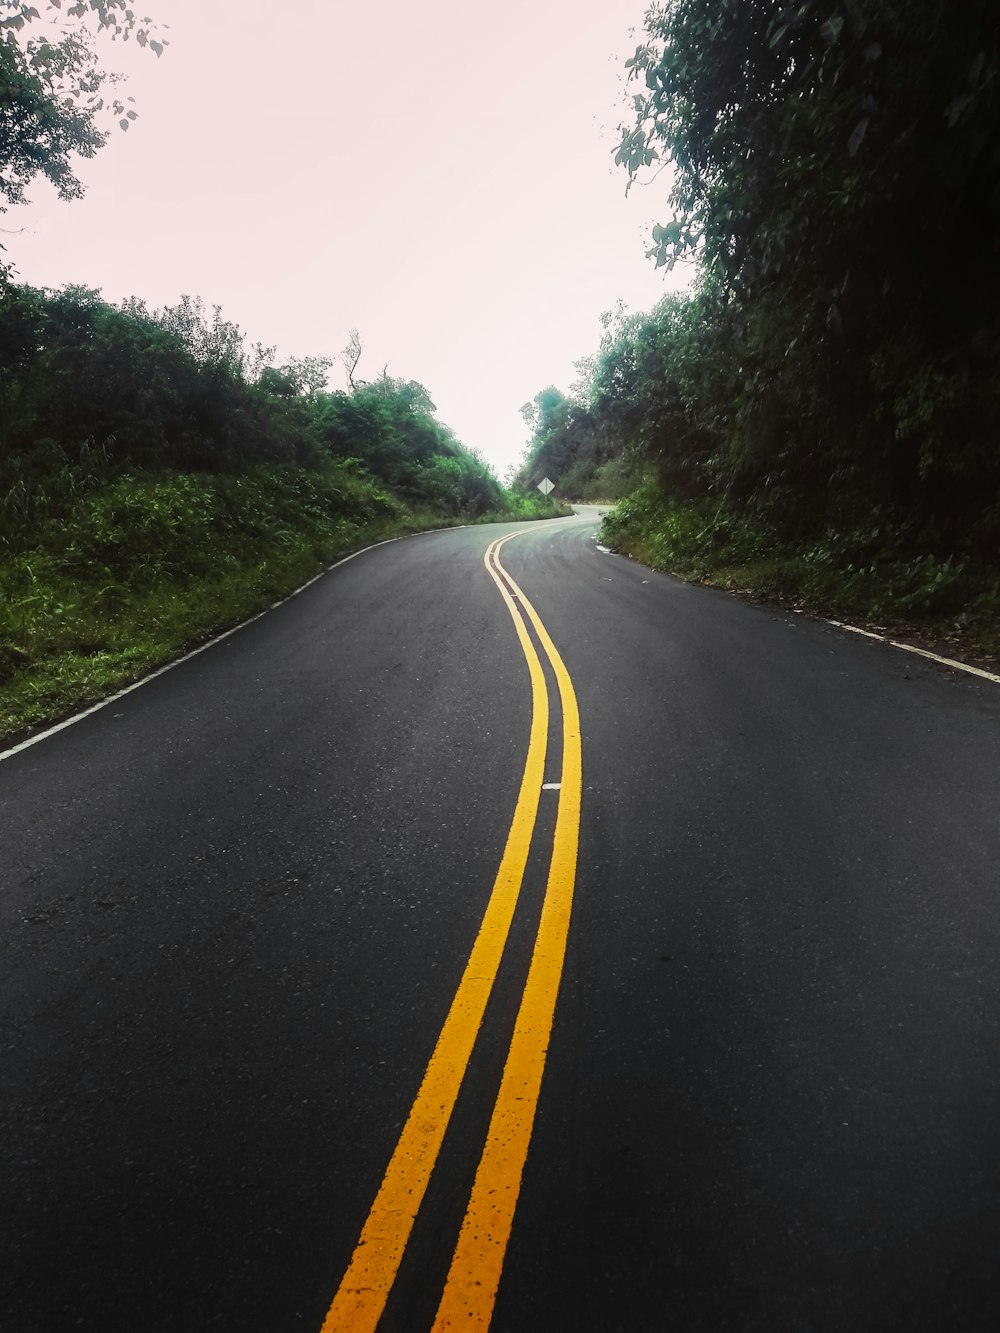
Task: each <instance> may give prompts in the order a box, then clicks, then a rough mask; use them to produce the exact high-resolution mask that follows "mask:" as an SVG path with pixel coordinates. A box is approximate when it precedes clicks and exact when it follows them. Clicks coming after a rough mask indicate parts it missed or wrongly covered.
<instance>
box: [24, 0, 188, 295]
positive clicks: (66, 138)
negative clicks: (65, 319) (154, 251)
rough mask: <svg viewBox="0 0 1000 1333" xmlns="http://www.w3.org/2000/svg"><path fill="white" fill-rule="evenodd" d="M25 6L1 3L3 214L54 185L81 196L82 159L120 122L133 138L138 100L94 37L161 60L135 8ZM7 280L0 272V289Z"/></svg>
mask: <svg viewBox="0 0 1000 1333" xmlns="http://www.w3.org/2000/svg"><path fill="white" fill-rule="evenodd" d="M39 3H40V4H41V5H42V9H41V10H39V9H38V8H36V7H35V6H34V5H31V4H27V3H25V0H3V3H0V213H2V212H3V211H4V210H5V209H6V207H7V205H8V204H19V203H23V202H24V198H25V194H24V191H25V187H26V186H27V185H28V184H29V183H30V182H31V181H32V180H33V179H34V178H35V177H36V176H39V175H41V176H44V177H45V178H46V179H48V180H49V181H50V182H51V184H52V185H53V186H55V188H56V190H57V191H58V192H59V196H60V198H62V199H76V198H79V196H80V195H81V194H82V193H83V187H82V185H81V183H80V179H79V177H78V175H77V168H76V161H75V159H77V158H91V157H93V156H94V154H95V153H96V152H97V150H98V149H99V148H101V147H102V146H103V144H104V143H105V142H106V141H107V137H108V129H107V128H106V126H108V125H111V124H113V123H114V122H115V121H117V123H118V124H119V125H120V127H121V128H122V129H125V130H127V129H128V127H129V125H130V124H131V122H132V121H134V120H135V119H136V116H137V114H138V113H137V112H136V111H135V109H134V105H133V104H134V98H131V97H126V96H125V95H124V94H123V93H122V92H121V91H120V89H119V84H120V78H119V76H117V75H115V74H112V73H110V72H109V71H108V70H107V69H104V68H103V67H102V65H101V63H100V61H99V59H98V55H97V52H96V50H95V43H94V35H95V32H96V33H99V34H103V35H106V36H108V37H110V38H112V39H119V40H121V41H126V42H127V41H129V40H133V41H135V42H136V43H137V44H138V45H139V46H142V47H146V48H147V49H149V50H150V51H153V52H155V54H156V55H161V54H162V53H163V48H164V45H165V42H164V41H163V40H162V39H159V40H158V39H157V36H156V33H155V30H154V29H153V28H152V26H151V20H150V19H148V18H140V17H139V16H138V15H137V14H136V13H135V11H134V10H133V9H132V8H130V4H129V0H77V3H75V4H68V5H66V7H65V8H63V0H39ZM6 276H7V269H6V267H3V266H0V282H3V281H4V280H5V279H6Z"/></svg>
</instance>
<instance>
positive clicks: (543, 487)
mask: <svg viewBox="0 0 1000 1333" xmlns="http://www.w3.org/2000/svg"><path fill="white" fill-rule="evenodd" d="M555 488H556V484H555V482H554V481H549V479H548V477H543V478H542V480H541V481H540V482H539V483H538V489H539V490H540V491H541V493H542V494H543V495H548V493H549V491H554V490H555Z"/></svg>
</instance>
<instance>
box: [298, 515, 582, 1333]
mask: <svg viewBox="0 0 1000 1333" xmlns="http://www.w3.org/2000/svg"><path fill="white" fill-rule="evenodd" d="M522 535H523V533H521V532H512V533H508V535H507V536H506V537H501V538H499V539H498V540H497V541H495V542H493V543H492V544H491V545H490V546H489V547H488V549H487V551H486V554H485V556H484V561H485V564H486V568H487V570H488V571H489V574H490V576H491V577H492V579H493V581H494V582H495V583H496V585H497V587H498V589H499V590H500V594H501V596H502V597H503V599H504V602H505V603H506V605H507V609H508V611H509V612H510V615H511V618H512V619H513V621H514V628H515V630H516V631H517V636H518V639H519V641H520V644H521V649H522V651H523V653H524V656H525V660H526V661H527V664H528V672H529V675H530V678H531V732H530V736H529V740H528V752H527V756H526V758H525V763H524V773H523V776H522V779H521V788H520V792H519V794H518V798H517V805H516V807H515V809H514V817H513V819H512V821H511V825H510V830H509V832H508V835H507V844H506V846H505V848H504V853H503V857H502V859H501V861H500V868H499V870H498V871H497V875H496V879H495V881H494V884H493V891H492V893H491V894H490V899H489V902H488V904H487V907H486V912H485V914H484V916H483V920H482V923H481V925H480V928H479V934H478V935H477V937H476V941H475V944H474V945H473V947H472V953H471V954H470V955H469V961H468V963H467V964H466V967H465V972H464V974H463V976H462V980H461V982H460V983H459V987H458V990H457V991H456V993H455V998H454V1000H453V1001H452V1004H451V1008H450V1009H449V1011H448V1016H447V1018H446V1019H445V1022H444V1026H443V1027H442V1029H441V1034H440V1036H439V1037H438V1040H437V1045H436V1046H435V1047H434V1053H433V1054H432V1056H431V1058H430V1063H429V1064H428V1066H427V1071H426V1073H425V1074H424V1078H423V1082H422V1083H421V1085H420V1090H419V1092H418V1093H417V1096H416V1100H415V1101H414V1103H413V1106H412V1108H411V1110H410V1114H409V1116H408V1117H407V1120H406V1124H405V1125H404V1126H403V1130H402V1133H401V1134H400V1136H399V1141H398V1143H397V1144H396V1148H395V1151H394V1152H393V1154H392V1157H391V1159H390V1161H389V1165H388V1168H387V1169H386V1173H385V1176H384V1178H383V1180H382V1184H381V1187H380V1188H379V1191H378V1194H377V1195H376V1196H375V1202H374V1203H373V1204H372V1207H371V1211H370V1212H369V1214H368V1219H367V1221H366V1222H365V1225H364V1227H363V1229H362V1231H361V1236H360V1239H359V1240H358V1244H357V1246H356V1248H355V1250H354V1254H353V1256H352V1258H351V1262H350V1265H349V1266H348V1269H347V1272H346V1273H345V1274H344V1278H343V1280H342V1282H341V1284H340V1287H339V1289H338V1291H337V1294H336V1296H335V1297H334V1300H333V1304H332V1305H331V1307H330V1310H329V1312H328V1313H327V1316H326V1319H325V1320H324V1322H323V1328H322V1333H374V1330H375V1328H376V1327H377V1325H378V1321H379V1319H380V1317H381V1315H382V1311H383V1309H384V1308H385V1303H386V1300H387V1299H388V1296H389V1291H390V1289H391V1287H392V1284H393V1282H394V1281H395V1278H396V1273H397V1271H398V1269H399V1265H400V1262H401V1260H402V1258H403V1251H404V1250H405V1249H406V1245H407V1241H408V1240H409V1237H410V1232H411V1231H412V1229H413V1223H414V1220H415V1219H416V1215H417V1211H418V1209H419V1207H420V1204H421V1201H422V1199H423V1197H424V1193H425V1191H426V1189H427V1185H428V1182H429V1180H430V1177H431V1172H432V1171H433V1169H434V1164H435V1162H436V1161H437V1156H438V1153H439V1151H440V1148H441V1142H442V1139H443V1138H444V1133H445V1130H446V1128H447V1126H448V1121H449V1119H450V1118H451V1113H452V1110H453V1109H454V1106H455V1101H456V1098H457V1097H458V1092H459V1088H460V1087H461V1084H462V1079H463V1078H464V1076H465V1071H466V1069H467V1067H468V1064H469V1059H470V1057H471V1055H472V1048H473V1045H474V1044H475V1040H476V1035H477V1033H478V1032H479V1028H480V1024H481V1023H482V1019H483V1013H484V1011H485V1009H486V1003H487V1001H488V999H489V997H490V992H491V991H492V989H493V983H494V981H495V980H496V975H497V971H498V969H499V967H500V959H501V957H502V956H503V950H504V946H505V944H506V942H507V936H508V934H509V932H510V926H511V922H512V920H513V917H514V909H515V908H516V906H517V900H518V896H519V894H520V891H521V882H522V880H523V878H524V871H525V867H526V865H527V862H528V853H529V851H530V848H531V840H532V835H533V833H534V828H535V823H536V820H537V817H538V803H539V798H540V795H541V790H542V783H543V781H544V777H545V756H546V746H547V738H548V724H549V699H548V691H547V689H546V684H545V675H544V672H543V670H542V664H541V661H540V660H539V657H538V653H537V651H536V649H535V645H534V642H533V641H532V638H531V636H530V634H529V632H528V626H527V624H526V623H525V619H524V615H522V609H523V611H524V613H525V614H526V615H527V617H528V620H529V621H530V622H531V625H532V626H533V628H534V631H535V634H536V636H537V638H538V642H539V643H540V644H541V646H542V649H543V650H544V652H545V655H546V657H547V658H548V660H549V662H550V664H551V666H552V671H553V673H554V675H555V678H556V683H557V685H558V688H559V701H560V705H561V708H562V722H563V725H562V772H561V775H560V787H559V809H558V812H557V814H556V825H555V834H554V836H553V843H552V858H551V861H550V863H549V874H548V882H547V885H546V890H545V901H544V903H543V906H542V915H541V921H540V923H539V927H538V934H537V936H536V938H535V947H534V950H533V953H532V957H531V965H530V967H529V969H528V978H527V981H526V982H525V986H524V992H523V994H522V997H521V1004H520V1008H519V1010H518V1015H517V1020H516V1022H515V1025H514V1035H513V1037H512V1038H511V1043H510V1048H509V1050H508V1053H507V1060H506V1063H505V1065H504V1071H503V1077H502V1079H501V1082H500V1091H499V1093H498V1094H497V1099H496V1103H495V1104H494V1108H493V1115H492V1118H491V1120H490V1127H489V1130H488V1132H487V1136H486V1143H485V1146H484V1148H483V1153H482V1156H481V1158H480V1161H479V1167H478V1169H477V1171H476V1178H475V1182H474V1183H473V1186H472V1193H471V1195H470V1198H469V1204H468V1207H467V1209H466V1212H465V1218H464V1221H463V1223H462V1229H461V1232H460V1234H459V1238H458V1244H457V1246H456V1247H455V1253H454V1256H453V1258H452V1262H451V1268H450V1270H449V1272H448V1277H447V1281H446V1283H445V1288H444V1293H443V1295H442V1297H441V1303H440V1305H439V1307H438V1312H437V1317H436V1318H435V1320H434V1326H433V1330H434V1333H438V1330H444V1329H451V1328H457V1327H462V1328H463V1329H476V1328H478V1329H486V1328H488V1327H489V1323H490V1319H491V1318H492V1314H493V1306H494V1303H495V1301H496V1293H497V1288H498V1286H499V1283H500V1272H501V1269H502V1267H503V1260H504V1254H505V1252H506V1249H507V1241H508V1239H509V1237H510V1229H511V1225H512V1223H513V1220H514V1209H515V1208H516V1206H517V1197H518V1194H519V1192H520V1188H521V1176H522V1173H523V1171H524V1163H525V1160H526V1158H527V1155H528V1144H529V1141H530V1139H531V1130H532V1126H533V1124H534V1119H535V1109H536V1107H537V1105H538V1094H539V1090H540V1088H541V1081H542V1072H543V1070H544V1067H545V1053H546V1050H547V1048H548V1042H549V1035H550V1033H551V1030H552V1019H553V1014H554V1012H555V1004H556V995H557V994H558V990H559V980H560V977H561V976H562V968H563V959H564V957H565V952H566V936H567V933H568V930H569V918H570V909H571V907H572V902H573V886H574V882H575V879H576V861H577V843H578V840H579V830H580V797H581V791H582V766H581V747H580V714H579V709H578V708H577V703H576V695H575V694H574V692H573V684H572V681H571V680H570V678H569V674H568V672H567V671H566V668H565V666H564V665H563V661H562V658H561V657H560V656H559V654H558V652H557V651H556V648H555V645H554V644H553V642H552V640H551V639H550V638H549V635H548V633H547V631H546V629H545V626H544V625H543V624H542V622H541V620H540V619H539V617H538V614H537V612H536V611H535V609H534V607H533V606H532V605H531V603H530V602H529V601H528V599H527V598H526V597H525V595H524V593H523V592H522V591H521V589H520V588H519V587H518V585H517V584H516V583H515V582H514V580H513V579H512V578H511V576H510V575H509V574H508V573H507V571H506V570H505V569H504V567H503V565H502V564H501V563H500V558H499V552H500V549H501V547H503V546H504V545H506V543H507V542H509V541H512V540H513V539H514V538H515V537H519V536H522Z"/></svg>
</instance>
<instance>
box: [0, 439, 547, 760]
mask: <svg viewBox="0 0 1000 1333" xmlns="http://www.w3.org/2000/svg"><path fill="white" fill-rule="evenodd" d="M63 488H64V491H65V495H64V496H62V497H56V496H52V497H49V504H48V505H47V506H45V507H46V508H47V509H48V511H49V513H48V516H46V517H42V518H39V519H36V521H35V522H34V523H33V524H32V526H31V529H30V531H29V530H25V529H22V530H20V531H19V532H17V534H16V537H8V539H7V541H6V549H2V548H0V737H8V736H11V735H17V734H20V733H22V732H25V731H26V730H27V729H29V728H31V727H35V726H37V725H39V724H41V723H44V722H47V721H52V720H53V719H55V718H58V717H59V716H61V715H64V714H66V713H68V712H70V711H73V710H75V709H77V708H79V707H82V706H85V705H86V704H88V703H92V702H94V701H95V700H97V699H100V698H102V697H104V696H106V695H107V694H109V693H112V692H114V691H115V690H116V689H120V688H121V687H122V686H124V685H126V684H129V683H130V682H131V681H133V680H136V679H138V678H139V677H140V676H142V675H143V674H145V673H146V672H148V671H149V670H151V669H153V668H155V667H157V666H160V665H162V664H163V663H165V662H168V661H170V660H171V659H172V658H174V657H176V656H177V655H178V654H180V653H181V652H183V651H184V650H185V649H186V648H189V647H191V646H192V645H194V644H196V643H198V642H199V641H201V640H204V639H206V638H208V637H210V636H211V635H213V634H216V633H218V632H220V631H221V630H223V629H226V628H228V627H229V626H231V625H234V624H238V623H239V622H240V621H242V620H245V619H246V618H247V617H249V616H251V615H254V614H255V613H256V612H258V611H260V610H262V609H263V608H264V607H266V606H268V605H269V604H270V603H272V602H273V601H275V600H276V599H277V598H280V597H283V596H285V595H287V594H288V593H289V592H291V591H292V590H293V589H295V588H297V587H299V586H301V584H302V583H304V582H305V581H306V580H307V579H309V578H311V577H312V576H313V575H314V574H316V573H318V572H319V571H320V570H322V569H324V568H325V567H326V566H328V565H329V564H331V563H332V562H333V561H335V560H336V559H337V558H338V557H340V556H343V555H346V554H348V553H350V552H351V551H354V550H358V549H359V548H361V547H363V546H367V545H370V544H372V543H373V542H378V541H384V540H386V539H387V538H390V537H395V536H400V535H402V534H405V533H410V532H418V531H421V530H425V529H428V528H439V527H444V526H450V525H454V524H458V523H462V522H464V521H468V520H466V519H463V518H462V517H457V516H454V515H449V514H447V513H445V512H442V510H441V509H440V508H435V507H430V506H425V507H420V506H416V505H408V504H406V503H404V502H403V501H402V500H401V499H399V498H397V497H396V496H394V495H392V494H391V493H390V492H389V491H388V490H386V489H385V488H384V487H382V486H380V485H379V484H378V482H377V481H376V480H375V479H374V478H373V477H371V476H370V475H369V474H367V473H366V472H365V471H364V470H363V469H361V468H360V467H358V466H356V465H353V464H351V463H349V462H342V461H331V462H328V463H325V464H322V465H319V466H311V467H308V468H305V467H297V466H294V465H266V466H259V467H253V468H249V469H247V470H246V471H244V472H241V473H205V472H191V473H180V472H171V473H148V474H141V473H140V474H135V475H126V476H120V477H118V478H117V479H114V480H112V481H111V482H110V484H101V483H99V482H94V481H93V479H91V480H90V482H89V484H88V477H87V473H86V469H85V468H76V469H72V470H66V472H65V475H64V477H63ZM37 507H38V508H42V506H37ZM9 512H10V511H9V510H8V513H9ZM558 512H560V511H559V510H558V508H557V507H556V506H554V505H551V504H548V503H546V502H545V501H543V500H542V498H541V497H540V496H539V497H537V500H536V499H528V500H526V501H523V500H522V498H521V497H512V498H511V501H510V507H509V508H505V509H503V510H501V511H500V512H498V513H496V514H494V515H482V516H480V517H478V518H477V519H475V520H474V521H476V522H484V521H487V520H488V519H489V518H491V517H492V518H496V519H506V520H510V519H520V518H545V517H552V516H554V515H555V514H557V513H558ZM12 542H13V547H14V548H16V549H12Z"/></svg>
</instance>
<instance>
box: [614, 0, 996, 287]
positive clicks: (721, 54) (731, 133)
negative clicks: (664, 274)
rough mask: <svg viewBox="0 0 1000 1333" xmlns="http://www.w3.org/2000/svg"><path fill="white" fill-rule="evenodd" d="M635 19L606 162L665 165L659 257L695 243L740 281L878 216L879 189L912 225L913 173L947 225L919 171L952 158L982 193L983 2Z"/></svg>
mask: <svg viewBox="0 0 1000 1333" xmlns="http://www.w3.org/2000/svg"><path fill="white" fill-rule="evenodd" d="M646 23H647V34H646V35H647V37H648V38H649V40H648V41H647V42H645V43H644V44H643V45H640V46H639V47H638V48H637V50H636V51H635V54H634V55H633V56H632V58H631V59H630V60H629V61H628V62H627V68H628V71H629V76H630V79H631V80H632V81H633V82H634V83H636V84H639V85H640V87H641V89H642V91H641V92H639V93H637V94H636V95H635V97H634V101H633V106H634V122H633V124H632V125H631V126H629V127H627V128H626V129H625V130H624V131H623V134H622V140H621V144H620V146H619V149H618V153H617V157H616V160H617V162H618V163H619V165H621V166H623V167H625V169H626V170H627V171H628V173H629V177H630V182H631V181H634V180H637V179H640V178H641V177H642V173H643V172H644V170H645V169H647V168H648V167H649V166H650V164H651V163H652V162H655V161H665V162H669V163H670V164H671V167H672V171H673V190H672V193H671V195H670V202H671V204H672V206H673V208H674V218H673V220H672V221H671V223H670V224H669V225H668V226H662V227H659V228H657V229H656V231H655V233H654V235H653V245H652V248H651V250H650V252H649V253H650V255H651V256H652V257H654V258H655V260H656V262H657V264H658V265H664V264H666V265H672V264H673V263H674V262H676V260H677V259H678V258H680V257H682V256H684V255H688V254H692V253H696V252H702V253H703V256H704V259H705V261H706V263H707V264H708V265H709V266H710V267H712V268H714V269H716V270H717V271H718V272H719V273H720V274H722V275H723V276H724V277H725V278H726V280H727V281H728V282H729V283H731V284H734V285H737V286H741V287H749V286H751V285H752V284H753V283H754V282H755V281H757V280H758V279H759V278H761V277H766V276H767V275H769V274H778V273H781V272H783V271H784V270H786V269H787V268H788V266H789V265H790V264H792V263H794V264H795V265H801V264H802V263H803V262H806V263H821V262H823V257H824V255H825V254H826V252H827V251H828V249H829V248H830V246H831V245H836V244H837V241H838V238H841V239H842V238H843V237H844V236H845V235H846V234H849V233H850V232H851V231H853V230H854V229H856V228H857V227H859V226H864V225H865V219H866V217H867V218H871V217H872V215H874V214H875V213H878V214H879V215H880V216H882V217H883V221H887V219H885V218H884V216H883V215H884V213H885V211H886V205H887V204H888V205H889V210H888V211H889V212H890V213H894V214H895V218H894V221H896V222H898V224H899V225H900V226H901V227H903V228H907V227H912V225H913V222H914V219H913V217H912V215H908V214H909V210H910V209H911V207H912V206H913V205H914V204H915V203H917V200H916V199H915V198H914V196H913V193H912V191H913V189H914V186H915V185H916V181H917V178H918V176H919V174H920V172H921V171H923V172H925V173H926V174H927V175H928V177H929V180H930V183H931V188H930V192H929V197H928V198H927V200H926V203H927V205H929V212H930V216H931V219H932V220H933V222H934V224H935V225H936V224H939V223H941V222H946V223H947V224H948V231H947V235H948V236H949V237H950V236H954V235H955V229H954V225H953V224H954V218H953V217H944V216H942V217H938V216H935V212H936V210H937V209H938V208H939V207H940V206H941V205H942V204H943V199H942V198H939V197H938V196H937V193H936V189H935V180H936V179H938V180H941V181H942V183H943V182H944V181H945V180H948V179H949V178H950V177H952V176H953V175H955V174H956V173H955V167H956V166H957V165H958V164H959V163H961V169H962V170H965V169H966V168H968V167H971V166H974V167H975V169H976V170H977V171H978V172H979V173H980V175H981V180H980V188H981V189H982V190H983V191H984V192H985V193H986V194H988V195H989V194H993V193H994V192H995V190H996V183H997V180H998V166H1000V161H998V155H997V148H996V137H995V135H994V134H993V133H992V125H993V124H995V123H996V120H997V113H998V109H1000V108H998V106H997V79H996V75H997V70H998V68H1000V46H998V35H997V34H998V12H997V7H996V5H995V4H994V3H993V0H971V2H970V3H968V4H964V5H962V6H961V9H960V12H959V11H957V10H956V7H955V6H954V4H953V3H950V0H839V3H838V2H837V0H834V3H832V4H831V0H799V3H796V4H793V5H786V4H782V3H779V2H778V0H770V2H769V0H715V2H714V3H707V0H672V2H671V3H668V4H664V5H660V6H654V7H653V8H652V9H651V10H650V11H649V13H648V15H647V20H646ZM961 203H962V200H959V204H960V206H961ZM888 234H889V233H888V230H886V231H885V232H883V235H884V236H885V238H886V239H888Z"/></svg>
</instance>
